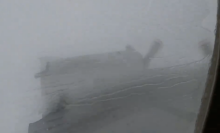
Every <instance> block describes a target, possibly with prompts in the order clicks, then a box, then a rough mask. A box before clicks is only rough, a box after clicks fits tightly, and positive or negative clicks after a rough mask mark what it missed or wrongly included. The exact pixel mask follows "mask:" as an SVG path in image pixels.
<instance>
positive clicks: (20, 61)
mask: <svg viewBox="0 0 220 133" xmlns="http://www.w3.org/2000/svg"><path fill="white" fill-rule="evenodd" d="M213 3H214V4H213ZM215 3H216V0H215V1H212V0H209V1H207V0H166V1H164V0H159V1H150V0H136V1H134V0H111V1H107V0H106V1H103V0H94V1H91V0H83V1H82V0H64V1H60V0H37V1H29V0H19V1H17V0H10V1H8V0H1V1H0V19H1V21H0V29H1V32H0V46H1V48H0V59H1V71H0V105H1V110H0V114H1V115H0V117H1V119H0V131H1V132H4V133H27V130H28V124H29V123H32V122H35V121H37V120H39V119H40V118H41V115H42V113H43V112H42V111H43V110H44V107H43V106H42V105H43V104H44V103H45V101H44V98H43V96H42V95H41V89H40V88H41V86H40V81H39V80H36V79H35V78H34V75H35V74H36V73H37V72H39V71H40V70H39V68H40V63H39V60H38V58H40V57H43V56H52V57H54V56H55V57H62V58H63V57H73V56H78V55H89V54H94V53H106V52H112V51H116V50H117V51H118V50H119V51H120V50H122V49H124V47H125V46H126V45H127V44H131V45H133V46H134V47H135V48H136V49H137V50H138V51H139V52H140V53H142V55H143V54H146V53H147V52H148V50H149V47H150V45H149V44H151V42H152V41H153V40H154V39H155V38H159V39H161V40H162V41H163V48H162V50H161V51H159V52H158V54H157V58H154V59H152V61H151V64H150V68H156V67H159V68H161V67H164V66H172V65H178V64H184V63H187V62H193V61H196V60H200V59H202V58H203V54H201V52H200V51H199V50H198V49H199V45H198V42H199V41H200V40H203V39H208V40H209V41H210V42H211V44H212V45H213V44H214V43H213V42H214V28H215V13H216V9H217V8H216V6H215ZM212 47H213V46H212ZM205 62H206V61H205ZM206 63H207V62H206ZM203 72H204V75H205V74H206V73H207V71H203ZM196 78H198V77H196ZM203 78H205V76H203ZM199 81H200V82H199V84H200V85H201V88H202V87H203V86H202V85H203V84H204V81H205V79H203V80H199ZM176 82H179V81H176ZM186 103H189V102H186ZM177 105H179V106H180V105H182V104H177ZM146 112H149V114H147V115H146V114H145V115H143V114H140V116H137V117H136V118H139V117H141V116H144V117H145V116H146V117H148V115H149V117H151V118H155V121H156V120H157V119H159V121H160V118H164V119H170V120H172V119H173V120H174V119H175V116H169V115H168V114H164V112H161V111H158V109H151V110H149V111H146ZM152 112H157V115H155V116H154V115H151V114H152ZM135 115H136V114H134V116H135ZM134 116H133V115H131V116H130V118H126V119H128V121H129V120H130V119H132V117H134ZM156 116H158V117H157V118H156ZM140 121H142V120H140ZM137 122H138V121H137ZM119 123H122V125H121V127H123V120H121V122H120V121H119ZM167 123H168V122H167ZM180 123H181V122H180ZM183 123H184V122H183ZM115 124H117V123H115ZM168 124H170V123H168ZM117 125H118V126H120V124H117ZM150 125H151V124H149V126H150ZM155 125H157V124H155ZM180 125H181V124H180ZM188 125H191V124H190V123H188V122H186V127H188ZM140 126H141V125H140ZM113 127H114V124H113ZM150 127H153V126H150ZM158 127H161V129H163V127H164V125H163V124H162V125H161V126H159V124H158ZM110 128H111V126H109V127H108V126H107V127H106V129H109V130H110ZM177 129H178V128H177ZM180 129H184V128H182V127H180ZM99 130H100V131H97V132H102V131H104V130H105V128H104V127H103V128H100V129H99ZM170 130H174V129H170ZM150 131H152V132H154V131H155V130H154V129H152V130H150ZM150 131H149V132H150ZM116 132H117V131H116ZM118 132H120V131H118ZM125 132H126V131H125ZM164 132H165V131H164ZM170 132H171V131H170ZM189 132H190V131H189Z"/></svg>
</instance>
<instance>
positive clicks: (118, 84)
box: [29, 40, 200, 133]
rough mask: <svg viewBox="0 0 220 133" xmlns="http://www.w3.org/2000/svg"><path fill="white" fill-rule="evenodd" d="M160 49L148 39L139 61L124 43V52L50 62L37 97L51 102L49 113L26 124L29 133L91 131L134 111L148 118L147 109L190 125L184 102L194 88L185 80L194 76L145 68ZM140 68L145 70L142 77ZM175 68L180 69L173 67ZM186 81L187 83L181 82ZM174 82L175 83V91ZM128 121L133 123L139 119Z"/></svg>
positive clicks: (190, 111) (159, 44) (189, 111)
mask: <svg viewBox="0 0 220 133" xmlns="http://www.w3.org/2000/svg"><path fill="white" fill-rule="evenodd" d="M161 47H162V42H161V41H160V40H156V41H154V43H153V45H152V46H151V48H150V50H149V52H148V53H147V54H146V56H145V57H144V58H143V57H142V56H141V55H140V53H138V52H137V51H135V49H134V48H133V47H132V46H129V45H128V46H126V50H125V51H118V52H112V53H105V54H96V55H85V56H80V57H74V58H71V59H68V61H66V60H64V61H58V62H56V63H54V62H52V64H53V65H51V66H50V67H52V69H51V68H50V69H49V76H45V75H43V76H42V77H40V78H41V81H42V91H43V92H44V93H43V95H44V96H45V97H47V98H48V99H49V100H48V101H49V102H47V101H46V102H47V103H48V106H54V104H55V109H53V108H52V109H49V111H48V112H47V113H45V116H43V118H42V119H41V120H39V121H37V122H35V123H32V124H30V126H29V133H35V132H38V133H44V132H47V133H65V132H70V133H72V132H80V133H94V132H96V130H99V129H100V127H105V126H108V125H109V124H112V123H115V122H117V121H119V120H123V119H125V118H126V117H131V116H133V115H134V114H141V113H140V112H146V114H145V115H150V114H147V112H148V111H149V109H150V108H155V109H156V110H159V111H162V112H163V113H166V114H168V115H172V116H173V117H175V118H179V119H184V120H186V121H188V122H192V121H194V120H195V119H196V113H195V111H194V110H193V108H191V101H187V100H191V99H187V98H185V95H191V92H192V90H194V86H195V84H194V82H191V81H194V80H193V78H194V77H193V76H191V75H194V74H193V73H192V72H195V71H194V69H193V68H191V67H184V69H186V71H187V72H186V75H187V79H186V78H178V77H181V76H184V75H183V74H182V73H180V74H179V75H177V77H175V78H172V77H173V75H172V73H173V72H175V71H174V70H173V69H169V68H163V69H161V68H158V69H155V70H150V71H148V70H149V69H146V68H148V66H149V64H150V61H151V59H152V58H153V57H154V56H155V54H157V53H158V51H159V49H160V48H161ZM134 51H135V52H134ZM119 52H120V53H121V54H118V53H119ZM143 64H144V66H145V70H146V73H144V74H143V71H142V68H143ZM198 67H200V66H198ZM198 67H196V69H197V68H198ZM182 68H183V67H182ZM198 69H199V68H198ZM180 70H181V68H179V69H177V71H180ZM190 74H191V75H190ZM60 75H61V76H60ZM155 75H162V76H157V77H155ZM171 75H172V76H171ZM190 76H191V77H190ZM149 77H151V78H149ZM97 79H98V80H97ZM168 79H169V80H168ZM96 81H97V82H96ZM188 81H190V82H189V83H191V84H190V85H189V84H187V83H188ZM177 82H178V83H180V82H181V83H180V84H178V89H177V88H176V85H177V84H176V83H177ZM185 82H186V83H185ZM148 84H151V85H150V86H148ZM152 84H153V85H152ZM174 85H175V87H174ZM191 85H192V86H191ZM158 88H163V89H158ZM79 92H82V93H79ZM64 93H65V95H64ZM132 94H135V95H132ZM55 95H57V97H56V98H54V96H55ZM51 97H53V98H51ZM45 99H46V98H45ZM67 99H68V101H67ZM170 99H171V100H170ZM186 99H187V100H186ZM172 102H175V103H176V104H173V103H172ZM177 102H178V103H177ZM57 103H58V104H57ZM180 104H185V105H184V106H181V105H180ZM153 115H157V114H153ZM112 116H115V117H112ZM152 117H155V116H152ZM47 119H50V120H49V121H48V120H47ZM134 119H136V121H138V120H137V119H139V118H138V117H137V118H134ZM146 121H147V120H146ZM39 123H44V124H43V125H41V124H40V125H39ZM143 123H144V122H143ZM51 125H57V126H54V127H51ZM138 125H139V124H138V123H136V125H135V126H136V127H135V129H132V130H138ZM37 127H38V128H37ZM113 128H114V127H113Z"/></svg>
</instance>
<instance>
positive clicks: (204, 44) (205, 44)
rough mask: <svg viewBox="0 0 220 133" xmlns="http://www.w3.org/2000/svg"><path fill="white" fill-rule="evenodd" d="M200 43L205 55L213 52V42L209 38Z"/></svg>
mask: <svg viewBox="0 0 220 133" xmlns="http://www.w3.org/2000/svg"><path fill="white" fill-rule="evenodd" d="M199 45H200V48H201V50H202V52H203V55H204V56H208V55H211V54H212V48H211V43H210V42H209V41H208V40H203V41H201V42H200V43H199Z"/></svg>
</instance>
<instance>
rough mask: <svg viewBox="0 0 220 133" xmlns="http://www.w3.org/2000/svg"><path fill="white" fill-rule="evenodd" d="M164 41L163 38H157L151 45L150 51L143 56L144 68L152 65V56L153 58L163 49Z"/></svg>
mask: <svg viewBox="0 0 220 133" xmlns="http://www.w3.org/2000/svg"><path fill="white" fill-rule="evenodd" d="M162 45H163V43H162V41H161V40H159V39H157V40H155V41H154V42H153V45H151V47H150V50H149V52H148V53H147V54H146V55H145V56H144V58H143V65H144V69H146V68H148V67H149V65H150V61H151V58H153V57H154V56H155V55H156V54H157V52H158V51H159V50H160V49H161V47H162Z"/></svg>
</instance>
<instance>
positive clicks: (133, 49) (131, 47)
mask: <svg viewBox="0 0 220 133" xmlns="http://www.w3.org/2000/svg"><path fill="white" fill-rule="evenodd" d="M126 50H127V51H136V50H135V48H134V47H133V46H131V45H127V46H126Z"/></svg>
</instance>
